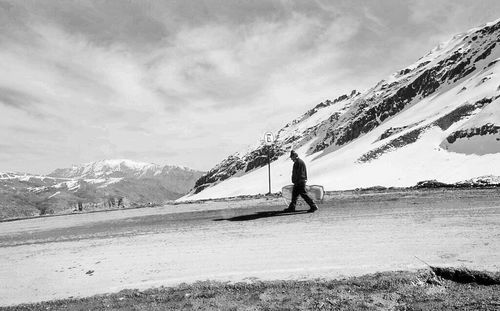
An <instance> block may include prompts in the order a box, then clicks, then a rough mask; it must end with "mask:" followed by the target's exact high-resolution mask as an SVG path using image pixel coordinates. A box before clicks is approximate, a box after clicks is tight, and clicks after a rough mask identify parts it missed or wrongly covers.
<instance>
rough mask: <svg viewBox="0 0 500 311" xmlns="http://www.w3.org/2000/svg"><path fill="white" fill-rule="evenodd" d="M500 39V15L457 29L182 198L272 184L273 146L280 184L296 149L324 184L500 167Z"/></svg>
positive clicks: (229, 162)
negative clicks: (269, 181)
mask: <svg viewBox="0 0 500 311" xmlns="http://www.w3.org/2000/svg"><path fill="white" fill-rule="evenodd" d="M499 41H500V20H497V21H495V22H492V23H489V24H486V25H484V26H482V27H478V28H474V29H471V30H469V31H467V32H465V33H463V34H459V35H456V36H454V37H453V38H452V39H450V40H449V41H448V42H444V43H441V44H440V45H439V46H437V47H436V48H434V49H433V50H431V51H430V52H429V53H428V54H427V55H425V56H423V57H422V58H420V59H419V60H418V61H417V62H415V63H414V64H412V65H410V66H408V67H406V68H403V69H402V70H399V71H397V72H396V73H394V74H392V75H391V76H389V77H387V78H386V79H384V80H382V81H380V82H379V83H377V84H376V85H375V86H373V87H372V88H370V89H369V90H367V91H364V92H362V93H358V92H357V91H353V92H352V93H351V94H349V95H345V96H341V97H339V98H337V99H336V100H334V101H325V102H323V103H320V104H319V105H317V106H316V107H314V108H313V109H311V110H309V111H308V112H306V113H305V114H304V115H302V116H300V117H299V118H297V119H295V120H293V121H292V122H290V123H289V124H287V125H286V126H285V127H283V128H282V129H281V130H279V131H278V132H277V133H276V135H275V136H276V141H275V144H274V145H272V146H270V147H267V146H265V145H264V144H263V143H260V144H259V145H258V146H256V148H254V149H253V150H251V151H249V152H242V153H236V154H234V155H231V156H229V157H227V158H226V159H225V160H223V161H222V162H221V163H219V164H218V165H216V166H215V167H214V168H213V169H211V170H210V171H209V172H207V173H206V174H205V175H204V176H202V177H201V178H200V179H199V180H198V181H197V182H196V185H195V188H194V189H193V191H192V192H191V193H190V195H188V196H186V197H184V198H183V199H190V200H191V199H193V200H194V199H203V198H216V197H226V196H234V195H242V194H257V193H266V192H267V190H268V184H267V168H266V164H267V155H268V154H269V156H270V158H271V161H272V164H271V170H272V176H271V177H272V191H273V192H277V191H280V189H281V187H282V186H284V185H287V184H289V183H290V172H291V166H292V162H291V161H290V160H289V159H288V153H289V151H290V150H291V149H294V150H297V151H298V153H299V155H300V156H301V158H303V159H304V160H305V162H306V163H307V164H308V172H309V174H308V175H309V184H321V185H323V186H324V187H325V189H326V190H343V189H354V188H358V187H370V186H375V185H382V186H412V185H415V184H416V183H417V182H419V181H422V180H429V179H437V180H440V181H443V182H457V181H462V180H467V179H471V178H474V177H477V176H483V175H500V165H498V163H500V162H499V161H500V134H499V132H500V105H499V104H500V99H499V97H500V46H499V44H498V43H499ZM360 74H362V73H360Z"/></svg>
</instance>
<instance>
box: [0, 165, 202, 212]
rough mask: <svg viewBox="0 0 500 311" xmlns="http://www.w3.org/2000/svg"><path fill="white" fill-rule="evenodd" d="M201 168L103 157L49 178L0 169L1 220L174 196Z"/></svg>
mask: <svg viewBox="0 0 500 311" xmlns="http://www.w3.org/2000/svg"><path fill="white" fill-rule="evenodd" d="M202 175H203V172H199V171H195V170H192V169H189V168H186V167H181V166H168V165H166V166H160V165H156V164H152V163H142V162H135V161H131V160H104V161H98V162H93V163H87V164H83V165H79V166H73V167H71V168H66V169H57V170H55V171H54V172H52V173H51V174H49V175H47V176H40V175H31V174H25V173H0V197H1V198H2V199H1V200H0V219H1V218H6V217H15V216H31V215H38V214H46V213H57V212H60V211H63V210H71V209H74V208H82V209H88V208H92V209H101V208H107V207H113V206H115V207H126V206H134V205H144V204H150V203H156V204H158V203H162V202H165V201H169V200H175V199H177V198H179V197H181V196H182V195H184V194H186V193H187V192H188V191H189V190H190V189H191V188H192V187H193V185H194V183H195V181H196V180H197V179H198V178H199V177H200V176H202Z"/></svg>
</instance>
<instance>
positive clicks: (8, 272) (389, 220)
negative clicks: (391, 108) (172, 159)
mask: <svg viewBox="0 0 500 311" xmlns="http://www.w3.org/2000/svg"><path fill="white" fill-rule="evenodd" d="M249 202H250V203H249ZM279 204H280V201H277V200H275V201H272V200H271V201H269V202H264V203H263V202H262V201H254V202H252V201H247V202H246V204H244V205H241V204H238V203H237V202H236V201H234V202H226V203H223V202H212V203H200V204H186V205H171V206H163V207H157V208H144V209H137V210H124V211H113V212H105V213H93V214H78V215H66V216H58V217H48V218H39V219H27V220H20V221H13V222H3V223H0V305H13V304H20V303H28V302H38V301H45V300H52V299H58V298H68V297H83V296H90V295H94V294H102V293H110V292H117V291H119V290H121V289H124V288H138V289H145V288H150V287H157V286H162V285H164V286H173V285H177V284H179V283H182V282H194V281H197V280H222V281H252V280H254V279H255V278H257V279H261V280H275V279H304V278H339V277H345V276H352V275H360V274H365V273H373V272H378V271H389V270H414V269H420V268H424V267H425V265H424V264H423V263H422V262H420V261H418V260H417V259H416V258H415V256H417V257H418V258H421V259H423V260H425V261H426V262H428V263H430V264H431V265H437V266H466V267H469V268H472V269H479V270H490V271H500V269H499V267H500V191H499V190H495V189H493V190H461V191H441V190H437V191H436V190H433V191H401V192H398V191H393V192H389V193H361V192H360V193H356V192H347V193H339V194H335V195H333V196H332V198H331V199H330V200H328V201H327V202H325V203H323V204H320V210H319V212H316V213H313V214H307V213H297V214H286V215H284V214H279V213H275V212H274V211H278V210H281V209H282V208H284V206H282V205H279Z"/></svg>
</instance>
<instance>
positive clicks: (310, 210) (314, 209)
mask: <svg viewBox="0 0 500 311" xmlns="http://www.w3.org/2000/svg"><path fill="white" fill-rule="evenodd" d="M317 210H318V207H317V206H313V207H311V208H310V209H309V210H308V211H307V212H308V213H314V212H315V211H317Z"/></svg>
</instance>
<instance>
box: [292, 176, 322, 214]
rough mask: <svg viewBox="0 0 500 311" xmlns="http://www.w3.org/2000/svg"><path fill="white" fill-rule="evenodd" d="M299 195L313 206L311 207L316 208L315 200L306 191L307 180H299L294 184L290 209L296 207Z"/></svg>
mask: <svg viewBox="0 0 500 311" xmlns="http://www.w3.org/2000/svg"><path fill="white" fill-rule="evenodd" d="M299 195H300V196H301V197H302V198H303V199H304V201H306V203H307V204H308V205H309V206H310V207H311V208H314V209H315V208H316V204H314V201H313V200H312V199H311V198H310V197H309V195H307V191H306V183H305V182H299V183H296V184H293V190H292V202H290V205H289V206H288V208H289V209H295V205H296V204H297V198H298V197H299Z"/></svg>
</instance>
